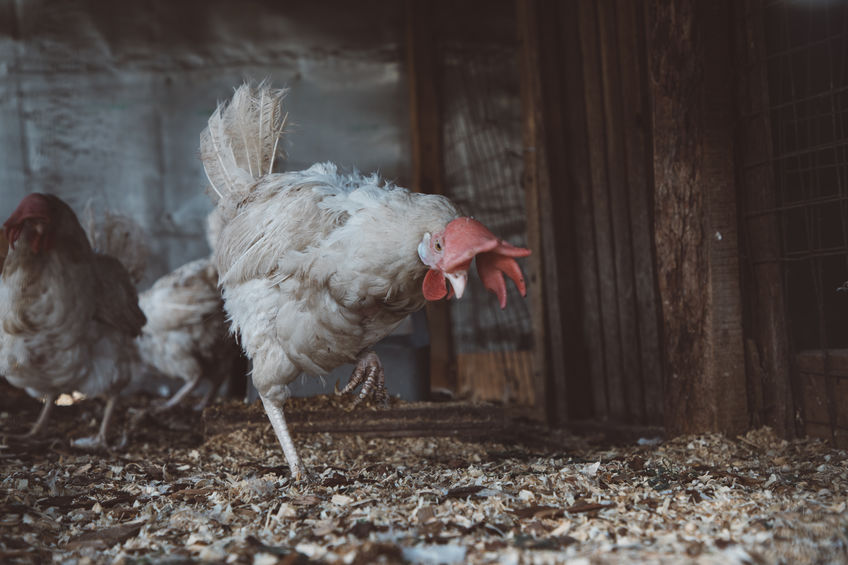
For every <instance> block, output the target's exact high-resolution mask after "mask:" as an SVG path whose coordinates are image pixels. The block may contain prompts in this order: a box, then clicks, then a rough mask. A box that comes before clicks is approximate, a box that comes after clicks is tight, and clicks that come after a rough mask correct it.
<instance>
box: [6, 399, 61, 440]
mask: <svg viewBox="0 0 848 565" xmlns="http://www.w3.org/2000/svg"><path fill="white" fill-rule="evenodd" d="M55 401H56V395H55V394H48V395H47V396H45V397H44V406H42V407H41V412H39V413H38V419H37V420H36V421H35V423H34V424H33V425H32V428H30V430H29V431H28V432H27V433H25V434H20V435H15V436H11V437H14V438H17V439H27V438H31V437H35V436H37V435H38V434H40V433H41V432H42V431H43V430H44V426H45V425H46V424H47V421H48V420H50V413H51V412H53V403H54V402H55Z"/></svg>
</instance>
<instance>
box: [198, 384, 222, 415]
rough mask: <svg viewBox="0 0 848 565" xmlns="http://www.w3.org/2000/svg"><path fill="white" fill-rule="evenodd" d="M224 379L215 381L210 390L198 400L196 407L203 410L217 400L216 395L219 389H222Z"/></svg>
mask: <svg viewBox="0 0 848 565" xmlns="http://www.w3.org/2000/svg"><path fill="white" fill-rule="evenodd" d="M221 384H222V379H218V380H217V381H213V382H212V384H211V385H210V387H209V390H207V391H206V394H204V395H203V398H202V399H201V400H200V402H198V403H197V404H196V405H195V407H194V409H195V410H197V411H199V412H202V411H203V409H204V408H206V407H207V406H209V403H210V402H212V401H213V400H215V397H216V396H218V391H219V390H220V389H221Z"/></svg>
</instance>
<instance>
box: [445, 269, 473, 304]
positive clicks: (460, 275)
mask: <svg viewBox="0 0 848 565" xmlns="http://www.w3.org/2000/svg"><path fill="white" fill-rule="evenodd" d="M445 278H447V279H448V282H449V283H450V285H451V288H452V289H453V293H454V294H455V295H456V297H457V298H462V293H463V292H465V284H466V283H467V282H468V271H459V272H457V273H445Z"/></svg>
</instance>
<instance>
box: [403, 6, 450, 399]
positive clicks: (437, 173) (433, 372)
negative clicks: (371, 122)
mask: <svg viewBox="0 0 848 565" xmlns="http://www.w3.org/2000/svg"><path fill="white" fill-rule="evenodd" d="M435 9H436V7H435V4H434V3H425V2H416V1H414V0H408V1H407V3H406V48H407V68H408V74H409V114H410V120H411V131H412V189H413V190H416V191H418V192H427V193H432V194H444V178H443V174H444V166H443V163H442V121H441V119H440V117H441V112H440V109H439V91H438V85H439V74H438V72H437V63H436V61H435V60H434V57H435V40H434V25H435V19H434V14H435ZM427 323H428V329H429V332H430V371H429V375H430V387H431V389H434V388H445V389H448V390H453V391H455V390H456V388H457V381H456V365H455V358H454V347H453V336H452V332H451V322H450V312H449V309H448V304H447V302H446V301H439V302H435V303H431V304H428V305H427Z"/></svg>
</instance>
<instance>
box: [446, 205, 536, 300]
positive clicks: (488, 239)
mask: <svg viewBox="0 0 848 565" xmlns="http://www.w3.org/2000/svg"><path fill="white" fill-rule="evenodd" d="M444 245H445V253H444V255H443V256H442V259H441V261H440V262H439V265H438V266H439V267H440V268H441V269H442V270H443V271H444V272H447V273H451V272H455V271H458V270H466V269H468V267H469V266H470V265H471V260H472V259H473V258H474V257H475V256H476V257H477V272H478V273H479V274H480V279H481V280H482V281H483V285H485V287H486V288H487V289H488V290H489V291H490V292H493V293H494V294H495V295H496V296H497V297H498V302H499V303H500V306H501V308H505V307H506V283H505V281H504V278H503V275H504V274H505V275H506V276H508V277H509V278H510V279H512V281H513V282H514V283H515V286H516V287H517V288H518V291H519V292H520V293H521V295H522V296H525V295H526V294H527V289H526V286H525V284H524V276H523V275H522V274H521V269H520V268H519V266H518V263H516V262H515V259H514V258H515V257H527V256H528V255H530V253H531V252H530V250H529V249H524V248H523V247H516V246H514V245H510V244H509V243H507V242H505V241H503V240H501V239H498V237H497V236H495V234H493V233H492V232H491V231H489V229H488V228H487V227H486V226H484V225H483V224H481V223H480V222H478V221H477V220H475V219H473V218H457V219H455V220H453V221H452V222H451V223H449V224H448V225H447V226H446V227H445V233H444Z"/></svg>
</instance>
